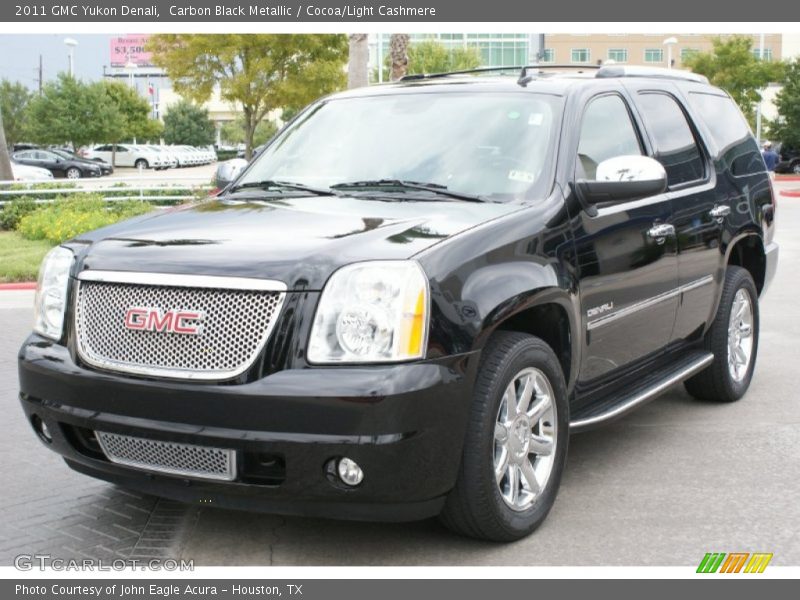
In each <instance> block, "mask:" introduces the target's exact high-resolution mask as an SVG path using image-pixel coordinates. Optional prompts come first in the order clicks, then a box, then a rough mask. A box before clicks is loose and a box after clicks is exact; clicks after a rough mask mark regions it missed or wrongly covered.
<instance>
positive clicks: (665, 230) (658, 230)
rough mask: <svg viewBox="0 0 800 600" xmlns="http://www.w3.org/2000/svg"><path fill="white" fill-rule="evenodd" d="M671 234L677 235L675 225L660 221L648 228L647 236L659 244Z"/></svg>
mask: <svg viewBox="0 0 800 600" xmlns="http://www.w3.org/2000/svg"><path fill="white" fill-rule="evenodd" d="M670 235H675V227H674V226H673V225H670V224H669V223H658V224H656V225H653V226H652V227H651V228H650V229H648V230H647V236H648V237H649V238H650V239H653V240H655V241H656V243H658V244H663V243H664V240H665V239H666V238H667V236H670Z"/></svg>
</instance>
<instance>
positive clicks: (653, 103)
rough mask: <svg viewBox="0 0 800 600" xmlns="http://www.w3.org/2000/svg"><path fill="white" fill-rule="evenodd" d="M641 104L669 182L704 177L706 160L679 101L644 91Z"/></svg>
mask: <svg viewBox="0 0 800 600" xmlns="http://www.w3.org/2000/svg"><path fill="white" fill-rule="evenodd" d="M637 104H638V105H639V108H640V109H641V111H642V118H643V119H644V122H645V126H646V127H647V130H648V132H649V133H650V136H651V137H652V139H653V144H654V145H655V156H654V157H653V158H655V159H656V160H657V161H658V162H660V163H661V164H662V165H664V169H665V170H666V172H667V184H668V185H669V186H675V185H680V184H682V183H688V182H690V181H697V180H699V179H703V178H704V177H705V175H706V170H705V161H704V160H703V154H702V152H701V151H700V148H699V147H698V146H697V140H696V139H695V137H694V134H693V133H692V130H691V128H690V127H689V122H688V121H687V120H686V115H685V114H684V113H683V110H682V109H681V107H680V105H679V104H678V101H677V100H675V98H673V97H672V96H668V95H667V94H657V93H643V94H640V95H639V98H638V101H637Z"/></svg>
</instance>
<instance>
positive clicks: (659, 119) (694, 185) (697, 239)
mask: <svg viewBox="0 0 800 600" xmlns="http://www.w3.org/2000/svg"><path fill="white" fill-rule="evenodd" d="M629 85H630V87H635V88H636V89H635V90H632V91H633V94H632V95H633V98H634V102H635V104H636V107H637V109H638V110H639V113H640V114H641V117H642V120H643V121H644V123H645V128H646V130H647V134H648V135H649V137H650V141H651V146H652V156H653V158H655V159H656V160H658V161H659V162H660V163H661V164H662V165H663V166H664V169H665V170H666V172H667V190H668V196H669V198H670V202H671V203H672V218H673V225H674V226H675V233H676V239H677V244H678V289H679V291H680V305H679V309H678V314H677V317H676V322H675V328H674V330H673V332H672V335H671V339H672V340H673V341H677V340H682V339H686V338H689V337H692V336H693V335H695V336H696V335H698V334H700V333H702V331H703V327H704V325H705V324H706V322H707V321H708V319H709V315H710V313H711V311H712V310H713V305H714V302H715V300H716V293H717V283H718V281H719V277H720V276H721V275H720V274H721V272H722V271H721V270H722V268H723V261H724V255H723V253H722V252H720V243H721V236H722V231H723V225H724V222H725V220H726V219H727V215H729V214H730V211H731V206H730V198H725V197H719V196H718V195H717V193H716V191H715V183H714V177H713V174H712V172H713V169H712V168H711V165H710V160H709V157H708V152H707V150H706V148H705V147H704V146H703V145H702V143H701V139H700V135H699V133H698V132H697V130H696V128H695V126H694V123H693V122H692V121H691V119H690V117H689V116H688V110H687V107H686V106H684V104H683V102H682V101H681V100H680V99H679V97H678V95H677V93H678V90H677V89H676V88H671V86H669V87H667V88H666V89H665V88H664V87H663V86H659V89H657V90H656V89H652V88H650V89H648V87H647V86H643V85H641V84H638V85H637V84H635V83H632V84H629Z"/></svg>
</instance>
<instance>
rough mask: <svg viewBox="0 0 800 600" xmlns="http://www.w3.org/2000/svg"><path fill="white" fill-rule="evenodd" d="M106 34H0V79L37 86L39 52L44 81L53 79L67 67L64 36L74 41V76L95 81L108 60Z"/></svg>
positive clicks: (33, 87) (35, 87)
mask: <svg viewBox="0 0 800 600" xmlns="http://www.w3.org/2000/svg"><path fill="white" fill-rule="evenodd" d="M115 36H116V34H113V35H112V34H107V35H74V34H70V33H63V34H38V35H31V34H24V35H8V34H1V35H0V79H10V80H11V81H19V82H20V83H23V84H24V85H27V86H28V87H29V88H31V89H32V90H36V89H37V88H38V85H39V84H38V79H37V78H38V73H37V71H38V69H39V55H40V54H41V55H42V62H43V66H44V68H43V71H44V80H45V82H46V81H49V80H51V79H55V77H56V75H58V73H60V72H62V71H64V72H66V71H67V70H68V69H69V61H68V59H67V47H66V46H65V45H64V38H67V37H71V38H73V39H75V40H77V41H78V46H77V47H76V48H75V75H76V76H77V77H78V78H79V79H85V80H97V79H100V78H101V77H102V76H103V65H108V63H109V38H111V37H115Z"/></svg>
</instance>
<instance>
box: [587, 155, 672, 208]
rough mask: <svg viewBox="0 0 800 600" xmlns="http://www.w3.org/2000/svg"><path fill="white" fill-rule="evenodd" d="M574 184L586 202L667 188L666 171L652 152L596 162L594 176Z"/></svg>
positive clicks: (637, 195)
mask: <svg viewBox="0 0 800 600" xmlns="http://www.w3.org/2000/svg"><path fill="white" fill-rule="evenodd" d="M575 186H576V188H577V193H578V196H579V197H580V199H581V200H582V201H583V202H584V203H585V204H586V205H587V206H593V205H595V204H601V203H614V202H626V201H630V200H638V199H640V198H646V197H647V196H655V195H657V194H661V193H662V192H664V190H666V189H667V172H666V171H665V170H664V167H663V166H662V164H661V163H660V162H658V161H657V160H655V159H652V158H650V157H649V156H635V155H629V156H628V155H626V156H615V157H614V158H609V159H607V160H604V161H602V162H601V163H600V164H599V165H597V172H596V175H595V179H593V180H587V179H579V180H578V181H576V182H575Z"/></svg>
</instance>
